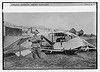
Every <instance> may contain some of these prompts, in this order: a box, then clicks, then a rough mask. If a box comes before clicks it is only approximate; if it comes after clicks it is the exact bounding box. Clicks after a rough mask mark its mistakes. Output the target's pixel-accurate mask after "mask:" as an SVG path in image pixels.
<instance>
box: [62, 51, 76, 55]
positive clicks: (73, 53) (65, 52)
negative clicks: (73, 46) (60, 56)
mask: <svg viewBox="0 0 100 72" xmlns="http://www.w3.org/2000/svg"><path fill="white" fill-rule="evenodd" d="M64 54H68V55H75V54H76V53H75V51H74V50H64Z"/></svg>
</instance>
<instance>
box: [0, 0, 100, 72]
mask: <svg viewBox="0 0 100 72" xmlns="http://www.w3.org/2000/svg"><path fill="white" fill-rule="evenodd" d="M7 1H8V2H98V45H99V44H100V43H99V41H100V40H99V39H100V38H99V36H100V33H99V31H100V28H99V27H100V26H99V19H100V18H99V17H100V16H99V12H100V8H99V7H100V0H42V1H41V0H34V1H33V0H0V7H2V2H7ZM0 9H1V10H0V11H1V12H2V8H0ZM0 22H1V24H0V27H1V28H0V40H1V41H0V46H1V50H0V51H1V52H0V53H1V54H0V62H1V63H0V70H1V71H4V72H23V71H24V72H38V71H40V72H51V71H57V72H61V71H62V72H66V71H68V72H73V71H74V72H84V71H85V72H100V62H99V61H100V49H99V48H100V47H99V46H98V64H99V65H98V69H97V70H83V69H82V70H2V13H0Z"/></svg>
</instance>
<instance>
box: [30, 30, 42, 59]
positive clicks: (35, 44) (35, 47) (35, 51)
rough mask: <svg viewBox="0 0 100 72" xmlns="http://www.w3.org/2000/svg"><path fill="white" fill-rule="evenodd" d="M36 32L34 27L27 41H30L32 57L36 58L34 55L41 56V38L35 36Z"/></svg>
mask: <svg viewBox="0 0 100 72" xmlns="http://www.w3.org/2000/svg"><path fill="white" fill-rule="evenodd" d="M38 33H39V32H38V30H37V29H36V30H35V31H34V36H33V37H32V38H31V39H30V40H29V42H32V45H31V47H32V48H31V53H32V57H33V58H34V59H36V56H38V58H41V50H40V41H41V39H40V38H39V37H38V36H37V34H38Z"/></svg>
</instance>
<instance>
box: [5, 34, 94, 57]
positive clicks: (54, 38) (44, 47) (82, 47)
mask: <svg viewBox="0 0 100 72" xmlns="http://www.w3.org/2000/svg"><path fill="white" fill-rule="evenodd" d="M38 35H39V37H40V38H41V42H40V44H41V51H42V52H45V53H46V54H48V53H54V52H64V53H65V54H75V53H77V52H80V51H89V50H96V47H95V46H94V45H92V44H90V43H88V42H87V41H85V40H84V39H81V38H80V37H79V36H77V35H75V34H73V33H70V32H48V33H47V32H46V33H39V34H38ZM30 38H31V37H30V36H29V37H25V38H20V39H18V40H17V41H15V42H13V43H12V44H10V45H8V46H7V47H5V48H4V54H6V53H8V54H9V53H15V54H16V55H17V56H20V55H23V56H25V55H27V54H29V53H31V51H30V47H31V43H30V42H28V40H29V39H30ZM29 43H30V44H29ZM22 45H23V46H24V48H22V47H21V46H22Z"/></svg>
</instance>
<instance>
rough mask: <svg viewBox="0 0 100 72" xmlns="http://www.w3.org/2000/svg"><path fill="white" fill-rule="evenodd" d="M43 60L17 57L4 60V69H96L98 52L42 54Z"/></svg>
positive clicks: (28, 56) (29, 56)
mask: <svg viewBox="0 0 100 72" xmlns="http://www.w3.org/2000/svg"><path fill="white" fill-rule="evenodd" d="M41 55H42V59H38V58H37V59H33V58H32V56H31V54H29V55H27V56H25V57H17V56H16V55H13V56H10V57H5V58H4V69H22V70H23V69H87V68H88V69H96V51H92V52H80V53H78V54H77V55H65V54H63V53H60V54H58V53H56V54H49V55H46V54H44V53H42V54H41Z"/></svg>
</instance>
